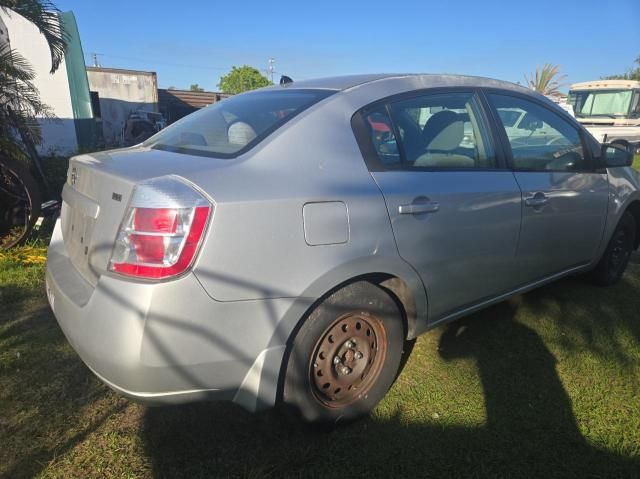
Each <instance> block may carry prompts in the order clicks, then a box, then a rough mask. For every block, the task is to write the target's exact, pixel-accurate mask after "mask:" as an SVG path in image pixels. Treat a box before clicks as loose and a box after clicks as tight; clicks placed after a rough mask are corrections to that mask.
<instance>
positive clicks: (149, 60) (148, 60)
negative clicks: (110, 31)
mask: <svg viewBox="0 0 640 479" xmlns="http://www.w3.org/2000/svg"><path fill="white" fill-rule="evenodd" d="M91 55H92V56H91V58H92V59H94V60H95V58H93V55H96V54H91ZM97 55H100V56H103V57H109V58H118V59H120V60H129V61H134V62H141V63H145V64H155V65H167V66H173V67H181V68H197V69H202V70H222V71H226V70H229V67H209V66H205V65H189V64H185V63H172V62H165V61H163V60H155V59H153V58H136V57H128V56H123V55H111V54H110V53H98V54H97ZM86 56H89V54H87V55H86ZM94 66H95V65H94Z"/></svg>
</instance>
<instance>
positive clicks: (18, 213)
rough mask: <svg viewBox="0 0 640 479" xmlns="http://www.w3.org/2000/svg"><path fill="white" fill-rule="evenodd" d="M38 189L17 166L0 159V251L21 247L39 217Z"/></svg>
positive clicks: (29, 176) (17, 164) (31, 178)
mask: <svg viewBox="0 0 640 479" xmlns="http://www.w3.org/2000/svg"><path fill="white" fill-rule="evenodd" d="M41 203H42V199H41V196H40V189H39V188H38V184H37V183H36V181H35V179H34V178H33V176H32V175H31V173H29V170H28V169H27V168H26V167H24V166H23V165H22V164H21V163H20V162H18V161H15V160H9V159H7V158H0V249H9V248H11V247H13V246H16V245H19V244H21V243H23V242H24V241H25V240H26V239H27V237H28V235H29V233H30V232H31V229H32V228H33V225H34V224H35V222H36V221H37V219H38V217H39V216H40V206H41Z"/></svg>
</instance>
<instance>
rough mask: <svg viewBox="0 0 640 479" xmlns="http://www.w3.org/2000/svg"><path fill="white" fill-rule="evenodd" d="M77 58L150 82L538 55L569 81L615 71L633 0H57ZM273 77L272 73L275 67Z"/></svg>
mask: <svg viewBox="0 0 640 479" xmlns="http://www.w3.org/2000/svg"><path fill="white" fill-rule="evenodd" d="M56 4H57V5H58V6H59V7H60V9H62V10H65V11H66V10H72V11H73V12H74V13H75V15H76V20H77V22H78V27H79V30H80V37H81V40H82V45H83V49H84V52H85V56H86V57H87V58H86V61H87V63H90V61H91V59H90V54H91V52H96V53H100V54H102V55H100V56H99V57H98V58H99V61H100V63H101V64H102V66H109V67H119V68H134V69H141V70H151V71H156V72H157V73H158V83H159V85H160V86H161V87H168V86H175V87H177V88H188V87H189V85H190V84H192V83H198V84H200V85H201V86H203V87H205V88H206V89H208V90H215V89H216V84H217V83H218V81H219V79H220V76H221V75H222V74H224V73H225V72H226V71H228V70H229V69H230V68H231V66H232V65H243V64H248V65H252V66H255V67H256V68H259V69H266V68H267V61H268V59H269V58H270V57H273V58H275V60H276V64H275V69H276V71H277V72H282V73H285V74H287V75H289V76H291V77H293V78H294V79H306V78H314V77H321V76H331V75H343V74H349V73H368V72H448V73H464V74H470V75H482V76H489V77H494V78H500V79H504V80H510V81H520V82H522V81H523V75H524V73H525V72H531V71H533V70H535V67H536V65H541V64H543V63H546V62H551V63H554V64H559V65H560V66H561V68H562V72H563V73H565V74H566V75H567V76H568V78H567V81H568V82H576V81H583V80H591V79H596V78H599V77H601V76H604V75H608V74H614V73H622V72H624V71H626V70H627V69H628V68H629V67H631V66H632V64H633V60H634V59H635V58H636V57H638V56H640V0H609V1H607V2H604V1H602V0H600V1H598V0H579V1H563V0H556V1H547V0H537V1H526V2H525V1H522V0H519V1H518V0H516V1H511V2H500V1H496V0H485V1H483V0H473V1H470V0H455V1H451V0H449V1H447V0H442V1H433V0H432V1H429V0H422V1H406V2H398V1H395V2H391V1H385V2H379V1H375V0H371V1H367V2H354V1H349V0H343V1H333V0H325V1H322V2H319V1H313V2H301V1H297V2H287V1H283V0H272V1H264V0H263V1H252V0H244V1H242V2H233V1H227V2H224V3H222V2H211V1H205V0H202V1H200V0H190V1H184V2H175V1H173V2H165V1H142V0H138V1H131V0H129V1H123V0H109V1H100V2H98V1H87V0H57V1H56ZM277 78H279V76H278V77H277Z"/></svg>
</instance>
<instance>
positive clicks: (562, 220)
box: [487, 91, 609, 282]
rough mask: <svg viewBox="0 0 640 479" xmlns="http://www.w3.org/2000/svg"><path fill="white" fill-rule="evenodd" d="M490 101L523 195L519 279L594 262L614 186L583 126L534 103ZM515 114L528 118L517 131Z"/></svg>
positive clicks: (507, 98) (511, 98) (513, 98)
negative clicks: (597, 162)
mask: <svg viewBox="0 0 640 479" xmlns="http://www.w3.org/2000/svg"><path fill="white" fill-rule="evenodd" d="M487 96H488V99H489V102H490V103H491V105H492V107H493V108H494V111H493V114H494V116H495V117H496V119H497V121H496V123H497V125H498V128H499V129H500V132H499V133H498V135H499V136H502V137H503V140H504V143H505V145H506V148H505V149H506V150H507V157H508V159H509V161H510V164H511V166H512V168H513V171H514V175H515V178H516V180H517V181H518V184H519V185H520V188H521V189H522V228H521V231H520V240H519V243H518V249H517V258H518V263H519V265H520V268H519V270H518V272H519V275H520V279H521V280H522V281H523V282H530V281H535V280H537V279H541V278H543V277H545V276H548V275H551V274H554V273H557V272H560V271H563V270H567V269H569V268H572V267H575V266H579V265H583V264H586V263H588V262H590V261H591V260H592V259H593V258H594V256H595V255H596V252H597V250H598V246H599V245H600V242H601V240H602V235H603V231H604V225H605V220H606V215H607V203H608V195H609V185H608V180H607V173H606V170H602V169H600V168H598V167H597V166H596V165H595V164H594V163H593V162H592V160H591V152H590V151H589V149H588V148H585V145H584V142H583V136H582V134H581V130H580V128H579V127H578V126H577V125H576V124H574V122H572V121H571V119H569V118H565V117H564V115H563V114H562V113H561V112H556V111H553V109H554V107H553V105H547V104H546V102H543V101H541V100H538V99H535V98H533V97H528V96H526V97H525V96H520V95H517V94H511V93H504V92H498V91H490V92H488V95H487ZM514 111H521V112H522V114H523V116H522V119H521V121H520V122H519V124H518V125H517V127H516V128H514V127H513V126H510V124H509V122H507V121H505V119H506V118H507V117H508V116H511V115H513V112H514Z"/></svg>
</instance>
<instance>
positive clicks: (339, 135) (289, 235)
mask: <svg viewBox="0 0 640 479" xmlns="http://www.w3.org/2000/svg"><path fill="white" fill-rule="evenodd" d="M353 111H354V110H353V107H352V106H351V105H350V104H349V102H348V101H347V100H346V98H345V96H344V95H343V94H341V93H336V94H335V95H334V96H332V97H331V98H329V99H327V100H325V101H324V102H321V103H320V104H319V105H317V106H316V107H313V108H311V109H309V110H307V111H305V112H304V113H302V114H301V115H299V116H298V117H296V118H294V119H293V120H292V121H291V122H289V123H287V124H286V125H285V126H284V127H283V128H282V129H280V130H278V131H277V132H276V133H275V134H274V135H273V136H272V137H270V138H269V139H267V140H266V141H265V142H263V143H262V144H260V145H258V146H257V147H256V148H255V149H254V150H252V151H251V152H249V153H248V154H246V155H245V156H243V157H241V158H238V159H236V160H230V161H233V162H235V164H234V167H233V168H227V169H226V171H224V172H223V174H222V172H211V173H207V172H202V173H200V174H199V176H198V177H197V178H189V179H190V180H192V181H194V182H195V183H196V184H198V185H199V186H200V187H202V188H203V189H204V190H205V191H207V192H208V193H209V194H210V195H211V196H212V198H213V199H214V200H215V201H216V211H215V213H214V218H213V222H212V224H211V227H210V231H209V234H208V236H207V238H206V241H205V244H204V246H203V249H202V252H201V254H200V258H199V260H198V263H197V265H196V268H195V274H196V276H197V278H198V279H199V280H200V282H201V283H202V285H203V286H204V288H205V289H206V291H207V292H208V293H209V295H210V296H211V297H212V298H213V299H215V300H217V301H238V300H252V299H262V298H282V297H306V298H317V297H319V296H321V295H322V294H324V293H326V292H327V291H328V290H329V289H331V288H333V287H335V286H336V285H338V284H340V283H341V282H343V281H346V280H348V279H349V278H352V277H354V276H358V275H361V274H366V273H373V272H384V273H390V274H396V273H401V274H404V275H405V276H407V275H408V276H415V272H414V271H413V269H411V268H410V267H409V266H408V265H407V264H406V263H405V262H404V261H403V260H402V259H401V258H399V256H398V252H397V248H396V245H395V241H394V237H393V234H392V232H391V226H390V222H389V217H388V214H387V211H386V207H385V203H384V199H383V197H382V194H381V193H380V191H379V189H378V187H377V186H376V184H375V182H374V181H373V179H372V178H371V175H370V174H369V172H368V170H367V169H366V167H365V164H364V161H363V159H362V156H361V153H360V150H359V148H358V145H357V143H356V140H355V138H354V135H353V133H352V131H351V126H350V120H351V115H352V113H353ZM317 202H342V203H344V205H346V210H347V216H348V241H346V242H344V243H339V244H325V245H316V246H312V245H309V244H308V242H307V240H306V239H305V231H304V227H303V221H304V219H303V207H304V205H305V204H308V203H317ZM403 279H405V281H407V282H408V283H411V284H413V285H414V287H416V288H419V290H420V289H422V296H424V289H423V287H422V284H421V283H420V282H419V280H418V281H417V282H416V281H415V277H414V278H408V279H407V278H403ZM419 290H418V292H419ZM423 303H424V304H426V300H423Z"/></svg>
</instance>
